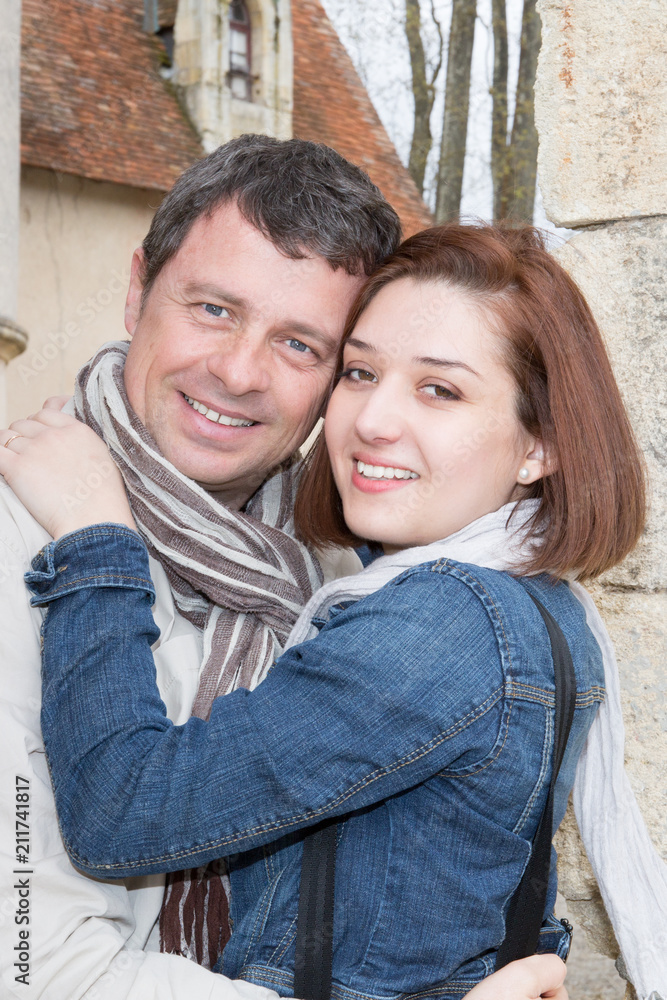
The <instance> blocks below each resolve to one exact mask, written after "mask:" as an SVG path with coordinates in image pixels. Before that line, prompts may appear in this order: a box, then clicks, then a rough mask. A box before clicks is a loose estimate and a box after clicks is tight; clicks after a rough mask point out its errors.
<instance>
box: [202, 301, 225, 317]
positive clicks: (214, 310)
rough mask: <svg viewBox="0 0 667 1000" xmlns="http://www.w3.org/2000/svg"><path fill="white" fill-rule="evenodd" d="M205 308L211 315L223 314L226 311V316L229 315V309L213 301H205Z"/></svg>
mask: <svg viewBox="0 0 667 1000" xmlns="http://www.w3.org/2000/svg"><path fill="white" fill-rule="evenodd" d="M204 309H205V310H206V312H207V313H208V314H209V316H222V314H223V313H225V315H226V316H229V310H227V309H225V307H224V306H215V305H213V303H212V302H205V303H204Z"/></svg>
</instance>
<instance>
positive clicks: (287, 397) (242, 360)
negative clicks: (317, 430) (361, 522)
mask: <svg viewBox="0 0 667 1000" xmlns="http://www.w3.org/2000/svg"><path fill="white" fill-rule="evenodd" d="M140 264H141V257H140V251H137V253H136V254H135V259H134V261H133V268H132V279H131V282H130V291H129V293H128V301H127V307H126V318H125V324H126V327H127V331H128V333H129V334H130V336H131V338H132V343H131V345H130V349H129V352H128V356H127V364H126V366H125V384H126V387H127V393H128V397H129V400H130V403H131V405H132V407H133V409H134V410H135V412H136V414H137V416H138V417H139V419H140V420H141V421H142V423H143V424H144V425H145V426H146V428H147V429H148V431H149V432H150V434H151V435H152V437H153V438H154V439H155V441H156V442H157V444H158V445H159V447H160V450H161V451H162V453H163V455H164V456H165V457H166V458H167V459H169V461H170V462H172V463H173V464H174V465H175V466H176V467H177V468H178V469H179V470H180V471H181V472H182V473H183V474H184V475H185V476H188V477H189V478H190V479H194V480H196V481H197V482H198V483H200V484H201V485H202V486H204V487H205V488H206V489H207V490H209V491H211V492H214V493H217V494H220V496H221V499H223V500H224V501H225V502H226V503H228V504H230V505H231V506H241V505H242V504H243V503H245V501H246V500H247V499H248V497H249V496H251V495H252V493H253V492H254V491H255V490H256V489H257V488H258V486H259V485H260V484H261V483H262V482H263V480H264V479H265V478H266V475H267V473H268V472H269V471H270V470H271V469H272V468H274V467H275V466H276V465H277V464H278V463H280V462H281V461H283V460H284V459H285V458H287V457H288V456H289V455H291V454H292V453H293V452H294V451H295V450H296V449H297V448H298V447H299V446H300V445H301V444H302V443H303V441H304V440H305V439H306V437H307V436H308V434H309V433H310V431H311V429H312V427H313V425H314V423H315V421H316V420H317V417H318V416H319V413H320V409H321V406H322V402H323V400H324V397H325V395H326V393H327V389H328V387H329V383H330V380H331V377H332V374H333V369H334V364H335V360H336V354H337V348H338V344H339V342H340V338H341V335H342V330H343V326H344V323H345V317H346V315H347V313H348V310H349V308H350V306H351V304H352V301H353V299H354V296H355V295H356V293H357V291H358V290H359V288H360V287H361V284H362V283H363V279H362V278H359V277H352V276H350V275H349V274H347V273H346V272H345V271H343V270H342V269H338V270H337V271H334V270H332V269H331V267H330V266H329V264H328V263H327V262H326V261H325V260H324V259H323V258H321V257H312V258H307V259H305V260H291V259H289V258H288V257H285V256H283V254H281V253H280V252H279V251H278V250H277V249H276V248H275V247H274V245H273V244H272V243H271V242H270V241H269V240H268V239H266V238H265V237H264V236H262V234H261V233H260V232H259V231H258V230H257V229H255V228H254V227H253V226H251V225H250V223H248V222H246V220H245V219H244V218H243V216H242V215H241V213H240V212H239V210H238V208H237V207H236V205H234V204H227V205H223V206H222V207H220V208H218V209H217V210H216V211H215V212H214V213H213V214H212V215H211V216H210V218H206V217H204V218H200V219H198V220H197V222H196V223H195V224H194V226H193V227H192V229H191V231H190V233H189V234H188V236H187V238H186V239H185V241H184V243H183V245H182V246H181V248H180V250H179V251H178V253H177V254H176V255H175V256H174V257H172V258H171V260H170V261H169V262H168V263H167V264H166V265H165V266H164V268H163V269H162V271H160V273H159V275H158V276H157V278H156V280H155V283H154V284H153V286H152V287H151V289H150V292H149V294H148V297H147V299H146V302H145V304H144V307H143V310H142V309H141V292H142V285H141V277H140Z"/></svg>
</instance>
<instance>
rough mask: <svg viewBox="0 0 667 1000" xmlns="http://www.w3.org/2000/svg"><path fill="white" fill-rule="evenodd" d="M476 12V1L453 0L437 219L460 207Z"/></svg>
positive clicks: (449, 216)
mask: <svg viewBox="0 0 667 1000" xmlns="http://www.w3.org/2000/svg"><path fill="white" fill-rule="evenodd" d="M476 14H477V2H476V0H453V5H452V23H451V28H450V32H449V56H448V58H447V85H446V90H445V117H444V122H443V128H442V142H441V145H440V164H439V166H438V182H437V189H436V205H435V217H436V219H437V221H438V222H444V221H446V220H447V219H454V218H456V217H457V216H458V215H459V213H460V210H461V191H462V188H463V164H464V161H465V153H466V138H467V134H468V106H469V103H470V67H471V63H472V43H473V39H474V35H475V17H476Z"/></svg>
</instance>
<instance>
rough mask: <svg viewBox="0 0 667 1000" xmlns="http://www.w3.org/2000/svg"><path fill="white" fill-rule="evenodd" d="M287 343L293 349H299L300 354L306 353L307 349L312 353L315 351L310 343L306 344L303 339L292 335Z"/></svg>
mask: <svg viewBox="0 0 667 1000" xmlns="http://www.w3.org/2000/svg"><path fill="white" fill-rule="evenodd" d="M287 343H288V345H289V346H290V347H291V348H292V350H293V351H298V352H299V354H305V353H306V351H310V352H311V354H312V353H313V351H312V348H310V347H308V344H304V343H303V341H302V340H297V339H296V338H295V337H292V339H291V340H288V341H287Z"/></svg>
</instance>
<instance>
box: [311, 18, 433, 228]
mask: <svg viewBox="0 0 667 1000" xmlns="http://www.w3.org/2000/svg"><path fill="white" fill-rule="evenodd" d="M292 33H293V37H294V125H293V128H294V135H296V136H300V137H301V138H303V139H315V140H317V141H319V142H325V143H326V144H327V145H328V146H333V147H334V149H337V150H338V152H339V153H341V154H342V155H343V156H345V157H346V158H347V159H348V160H351V161H352V162H353V163H356V164H358V165H359V166H360V167H363V169H364V170H366V172H367V173H368V174H370V176H371V178H372V179H373V181H374V182H375V183H376V184H377V185H378V187H379V188H380V190H381V191H382V192H383V194H384V195H385V197H386V198H387V199H388V200H389V201H390V202H391V204H392V205H393V206H394V208H395V209H396V211H397V212H398V214H399V215H400V217H401V221H402V222H403V228H404V230H405V235H406V236H409V235H410V234H411V233H413V232H416V231H417V230H419V229H423V228H424V227H425V226H429V225H432V224H433V219H432V217H431V215H430V214H429V211H428V209H427V208H426V206H425V205H424V202H423V201H422V199H421V198H420V196H419V194H418V192H417V188H416V187H415V185H414V183H413V180H412V178H411V177H410V174H409V173H408V171H407V170H406V168H405V167H404V166H403V164H402V163H401V161H400V159H399V157H398V153H397V152H396V149H395V147H394V144H393V143H392V142H391V140H390V138H389V136H388V135H387V133H386V131H385V129H384V126H383V125H382V123H381V121H380V119H379V118H378V115H377V113H376V111H375V108H374V107H373V104H372V103H371V100H370V98H369V96H368V92H367V91H366V88H365V87H364V85H363V83H362V82H361V80H360V79H359V76H358V74H357V72H356V70H355V68H354V66H353V64H352V60H351V59H350V57H349V56H348V54H347V52H346V51H345V49H344V47H343V45H342V43H341V41H340V39H339V37H338V35H337V34H336V31H335V30H334V28H333V25H332V24H331V22H330V21H329V19H328V17H327V15H326V14H325V12H324V9H323V7H322V5H321V4H320V3H319V0H292Z"/></svg>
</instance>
